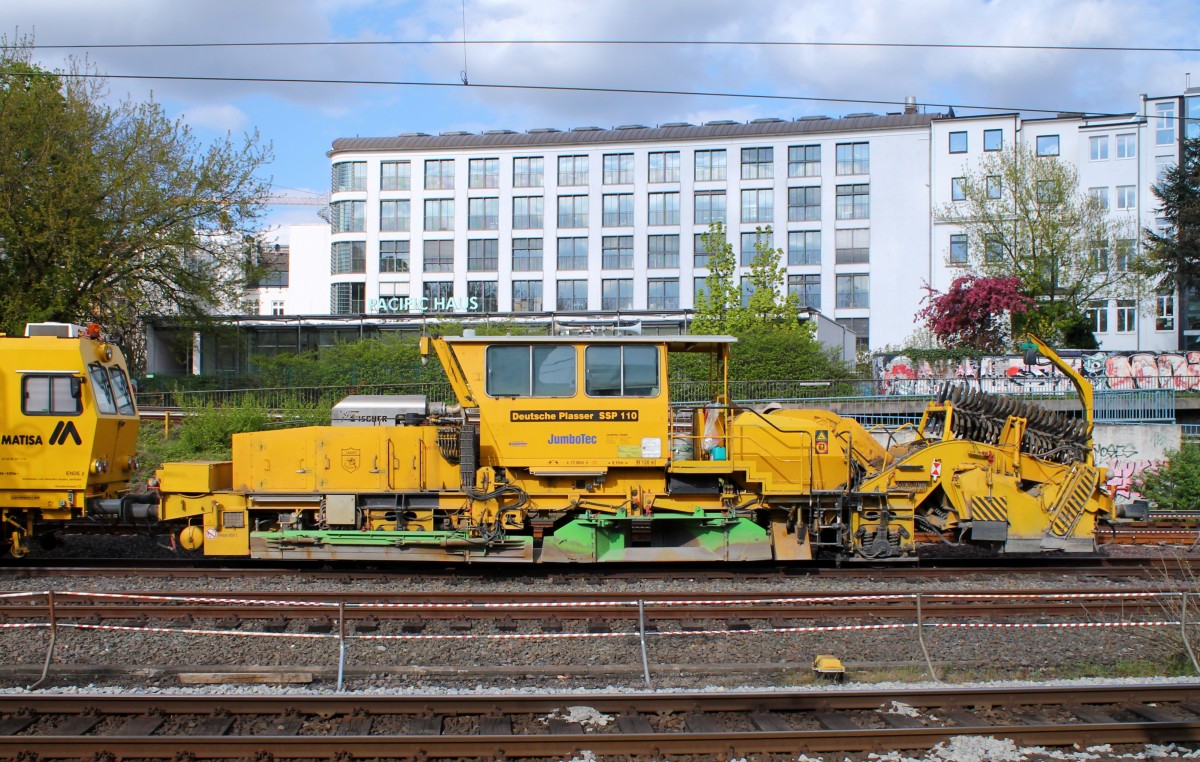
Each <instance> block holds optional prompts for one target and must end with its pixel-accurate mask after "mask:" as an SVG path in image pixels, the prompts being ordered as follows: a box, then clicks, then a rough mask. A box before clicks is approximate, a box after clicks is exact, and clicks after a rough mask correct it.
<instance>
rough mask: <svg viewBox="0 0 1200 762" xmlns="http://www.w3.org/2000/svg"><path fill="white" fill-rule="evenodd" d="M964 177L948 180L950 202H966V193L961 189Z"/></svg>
mask: <svg viewBox="0 0 1200 762" xmlns="http://www.w3.org/2000/svg"><path fill="white" fill-rule="evenodd" d="M965 180H966V178H965V177H951V178H950V200H951V201H966V200H967V191H966V190H965V189H964V188H963V182H964V181H965Z"/></svg>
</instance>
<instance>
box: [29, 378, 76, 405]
mask: <svg viewBox="0 0 1200 762" xmlns="http://www.w3.org/2000/svg"><path fill="white" fill-rule="evenodd" d="M21 385H22V390H21V391H22V392H23V393H22V395H21V397H22V399H21V412H22V413H24V414H25V415H79V414H80V413H82V412H83V402H82V400H81V399H80V397H81V395H80V393H79V379H78V378H76V377H75V376H39V375H27V376H25V378H24V380H23V381H22V382H21Z"/></svg>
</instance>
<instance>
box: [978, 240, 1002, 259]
mask: <svg viewBox="0 0 1200 762" xmlns="http://www.w3.org/2000/svg"><path fill="white" fill-rule="evenodd" d="M983 261H984V262H986V263H987V264H989V265H994V264H997V263H998V262H1002V261H1004V244H1003V243H1001V242H1000V241H984V243H983Z"/></svg>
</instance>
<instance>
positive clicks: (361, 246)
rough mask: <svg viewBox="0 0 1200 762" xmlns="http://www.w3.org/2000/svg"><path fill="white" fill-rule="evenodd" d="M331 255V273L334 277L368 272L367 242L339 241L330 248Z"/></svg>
mask: <svg viewBox="0 0 1200 762" xmlns="http://www.w3.org/2000/svg"><path fill="white" fill-rule="evenodd" d="M330 254H331V256H330V259H329V272H330V274H332V275H344V274H346V273H365V272H366V271H367V242H366V241H338V242H337V243H335V244H333V246H332V247H331V248H330Z"/></svg>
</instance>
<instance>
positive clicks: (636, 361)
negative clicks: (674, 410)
mask: <svg viewBox="0 0 1200 762" xmlns="http://www.w3.org/2000/svg"><path fill="white" fill-rule="evenodd" d="M585 360H586V365H587V369H586V376H587V393H588V396H591V397H654V396H657V395H658V347H655V346H637V345H626V344H621V345H616V346H601V347H588V348H587V354H586V355H585Z"/></svg>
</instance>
